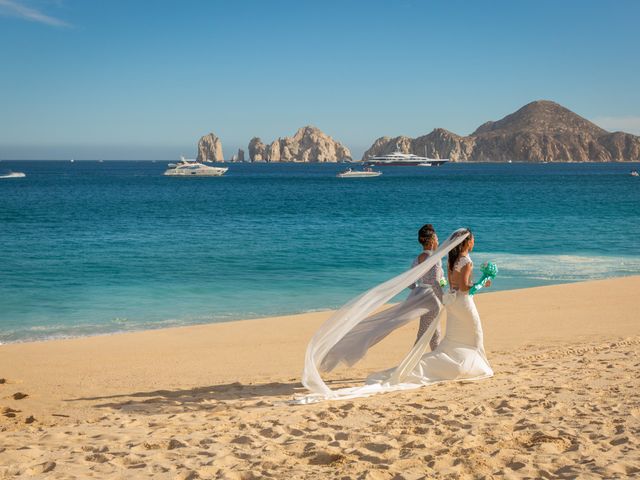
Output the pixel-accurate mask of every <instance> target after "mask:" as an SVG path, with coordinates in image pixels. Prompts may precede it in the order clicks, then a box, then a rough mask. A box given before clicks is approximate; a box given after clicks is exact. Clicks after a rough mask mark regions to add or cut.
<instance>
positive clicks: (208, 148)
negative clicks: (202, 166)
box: [197, 133, 224, 162]
mask: <svg viewBox="0 0 640 480" xmlns="http://www.w3.org/2000/svg"><path fill="white" fill-rule="evenodd" d="M197 160H198V162H223V161H224V156H223V154H222V142H221V141H220V139H219V138H218V137H217V135H216V134H214V133H209V134H208V135H204V136H203V137H202V138H200V140H199V141H198V158H197Z"/></svg>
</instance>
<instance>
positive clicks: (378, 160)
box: [365, 152, 449, 167]
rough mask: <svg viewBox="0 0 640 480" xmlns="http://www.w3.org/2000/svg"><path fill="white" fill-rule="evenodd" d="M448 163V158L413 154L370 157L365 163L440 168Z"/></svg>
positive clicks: (398, 153)
mask: <svg viewBox="0 0 640 480" xmlns="http://www.w3.org/2000/svg"><path fill="white" fill-rule="evenodd" d="M448 161H449V159H448V158H428V157H419V156H418V155H414V154H413V153H402V152H393V153H389V154H387V155H376V156H372V157H369V158H368V159H367V160H365V163H366V164H368V165H379V166H410V167H439V166H440V165H442V164H444V163H447V162H448Z"/></svg>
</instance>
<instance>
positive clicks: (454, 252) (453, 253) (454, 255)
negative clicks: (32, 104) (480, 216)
mask: <svg viewBox="0 0 640 480" xmlns="http://www.w3.org/2000/svg"><path fill="white" fill-rule="evenodd" d="M467 233H468V234H469V236H468V237H467V238H465V239H464V240H463V241H462V243H460V244H459V245H457V246H455V247H454V248H452V249H451V250H449V264H448V267H447V268H448V269H449V270H453V266H454V265H455V264H456V262H457V261H458V258H460V252H462V251H463V250H464V249H465V248H466V247H467V246H468V245H469V242H470V241H471V239H472V238H473V233H472V232H471V230H470V229H468V228H465V229H464V230H460V231H459V232H456V233H454V234H453V235H452V236H451V239H452V240H453V239H456V238H458V237H461V236H463V235H466V234H467Z"/></svg>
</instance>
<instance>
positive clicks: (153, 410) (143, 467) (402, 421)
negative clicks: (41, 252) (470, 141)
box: [0, 277, 640, 479]
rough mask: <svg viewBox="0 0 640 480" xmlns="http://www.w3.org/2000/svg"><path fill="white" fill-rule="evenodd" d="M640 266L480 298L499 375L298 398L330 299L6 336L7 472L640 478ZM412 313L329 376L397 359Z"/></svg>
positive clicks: (3, 424)
mask: <svg viewBox="0 0 640 480" xmlns="http://www.w3.org/2000/svg"><path fill="white" fill-rule="evenodd" d="M639 289H640V277H627V278H618V279H610V280H602V281H593V282H586V283H575V284H566V285H558V286H551V287H538V288H531V289H525V290H513V291H505V292H488V293H482V294H481V295H478V296H477V298H476V303H477V305H478V309H479V311H480V315H481V317H482V321H483V326H484V331H485V346H486V349H487V355H488V358H489V361H490V362H491V364H492V366H493V368H494V370H495V372H496V375H495V377H493V378H491V379H488V380H483V381H480V382H473V383H472V382H464V383H448V384H442V385H437V386H432V387H425V388H421V389H418V390H414V391H408V392H398V393H392V394H387V395H381V396H376V397H372V398H365V399H358V400H349V401H342V402H323V403H319V404H313V405H304V406H292V405H289V404H287V403H286V401H287V400H290V399H291V398H292V397H293V396H294V395H296V394H301V393H304V391H305V390H304V388H303V387H302V386H301V384H300V382H299V378H300V373H301V370H302V365H303V355H304V351H305V348H306V345H307V342H308V340H309V339H310V337H311V336H312V335H313V333H314V331H315V330H316V329H317V327H318V326H319V325H320V324H321V323H322V321H323V320H325V319H326V318H328V316H329V315H330V313H331V312H317V313H311V314H305V315H294V316H289V317H278V318H267V319H259V320H249V321H241V322H233V323H225V324H214V325H199V326H191V327H182V328H173V329H165V330H155V331H145V332H138V333H127V334H118V335H110V336H98V337H87V338H76V339H69V340H54V341H47V342H34V343H23V344H9V345H2V346H0V379H1V380H0V478H14V477H32V476H36V477H41V478H44V477H46V478H89V477H90V478H139V477H140V478H143V477H148V478H156V479H162V478H167V479H169V478H171V479H173V478H182V479H194V478H239V479H240V478H242V479H251V478H264V477H271V478H291V479H295V478H318V479H324V478H341V479H350V478H353V479H360V478H363V479H365V478H366V479H369V478H370V479H378V478H379V479H403V478H404V479H419V478H452V479H457V478H578V477H579V478H628V477H633V476H640V375H639V374H638V372H639V371H640V355H639V353H640V313H639V311H638V302H637V298H638V294H637V292H638V291H639ZM416 329H417V322H414V323H412V324H410V325H408V326H406V327H404V328H402V329H400V330H399V331H398V332H396V333H394V334H393V335H392V336H390V337H389V338H388V339H386V340H385V341H383V342H382V343H381V344H379V345H377V346H376V347H375V348H374V349H373V350H372V351H371V352H370V354H369V355H368V357H367V358H366V359H365V360H364V361H363V362H362V363H361V364H359V365H358V366H357V368H355V369H351V370H349V371H346V370H344V369H338V370H337V371H335V372H333V373H332V374H331V375H330V376H329V377H328V378H330V379H331V384H332V386H336V387H337V386H346V385H355V384H357V383H359V382H361V381H362V379H363V378H364V377H365V376H366V374H367V373H370V372H372V371H375V370H379V369H383V368H388V367H390V366H393V365H395V364H396V363H397V362H398V360H399V359H401V358H402V356H403V355H404V354H405V353H406V351H407V350H408V348H409V347H410V346H411V345H412V343H413V339H414V337H415V331H416Z"/></svg>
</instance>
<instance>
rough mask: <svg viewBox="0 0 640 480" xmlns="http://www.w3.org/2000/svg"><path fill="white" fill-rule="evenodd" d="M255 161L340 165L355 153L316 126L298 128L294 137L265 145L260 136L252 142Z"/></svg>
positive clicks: (251, 151)
mask: <svg viewBox="0 0 640 480" xmlns="http://www.w3.org/2000/svg"><path fill="white" fill-rule="evenodd" d="M249 158H250V159H251V161H252V162H338V161H340V160H342V159H350V158H351V152H350V151H349V149H348V148H347V147H345V146H344V145H342V144H341V143H340V142H337V141H336V140H334V139H333V138H331V137H330V136H329V135H327V134H325V133H323V132H322V131H321V130H320V129H318V128H316V127H311V126H306V127H302V128H300V129H298V131H297V132H296V133H295V135H293V137H284V138H278V139H277V140H274V141H273V142H272V143H271V144H270V145H265V144H264V143H262V140H261V139H260V138H258V137H254V138H252V139H251V141H250V142H249Z"/></svg>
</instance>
